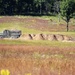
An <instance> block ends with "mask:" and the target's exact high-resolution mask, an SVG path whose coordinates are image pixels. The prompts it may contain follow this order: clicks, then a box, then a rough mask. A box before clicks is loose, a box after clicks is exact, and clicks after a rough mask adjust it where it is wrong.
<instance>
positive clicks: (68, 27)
mask: <svg viewBox="0 0 75 75" xmlns="http://www.w3.org/2000/svg"><path fill="white" fill-rule="evenodd" d="M68 31H69V22H67V32H68Z"/></svg>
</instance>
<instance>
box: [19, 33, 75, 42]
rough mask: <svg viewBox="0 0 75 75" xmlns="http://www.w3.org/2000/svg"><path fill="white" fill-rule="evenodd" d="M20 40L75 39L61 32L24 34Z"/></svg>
mask: <svg viewBox="0 0 75 75" xmlns="http://www.w3.org/2000/svg"><path fill="white" fill-rule="evenodd" d="M19 40H49V41H73V42H74V41H75V39H74V38H72V37H69V36H66V35H60V34H23V35H22V36H21V37H20V38H19Z"/></svg>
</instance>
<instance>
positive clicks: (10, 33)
mask: <svg viewBox="0 0 75 75" xmlns="http://www.w3.org/2000/svg"><path fill="white" fill-rule="evenodd" d="M21 34H22V33H21V30H4V31H3V33H0V38H19V37H20V36H21Z"/></svg>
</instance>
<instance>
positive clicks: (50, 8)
mask: <svg viewBox="0 0 75 75" xmlns="http://www.w3.org/2000/svg"><path fill="white" fill-rule="evenodd" d="M61 1H62V0H0V15H56V14H58V13H59V12H60V2H61Z"/></svg>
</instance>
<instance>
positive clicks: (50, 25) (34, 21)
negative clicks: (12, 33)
mask: <svg viewBox="0 0 75 75" xmlns="http://www.w3.org/2000/svg"><path fill="white" fill-rule="evenodd" d="M15 22H16V23H20V25H21V26H23V27H25V28H30V29H36V30H41V31H53V32H54V31H66V23H65V24H64V23H60V24H58V23H57V22H55V21H51V20H45V19H42V18H37V17H28V18H19V17H15V16H4V17H2V18H0V23H15ZM69 30H70V31H74V30H75V25H72V24H70V25H69Z"/></svg>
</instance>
